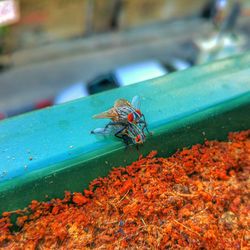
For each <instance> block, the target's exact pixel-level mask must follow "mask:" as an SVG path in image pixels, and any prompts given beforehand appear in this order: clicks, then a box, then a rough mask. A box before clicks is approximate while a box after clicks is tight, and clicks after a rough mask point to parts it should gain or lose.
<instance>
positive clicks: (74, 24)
mask: <svg viewBox="0 0 250 250" xmlns="http://www.w3.org/2000/svg"><path fill="white" fill-rule="evenodd" d="M249 49H250V0H245V1H244V0H228V1H227V0H105V1H103V0H70V1H69V0H43V1H35V0H0V119H5V118H7V117H11V116H15V115H17V114H21V113H25V112H28V111H31V110H35V109H40V108H44V107H46V106H51V105H57V104H60V103H64V102H67V101H70V100H73V99H77V98H80V97H83V96H87V95H91V94H95V93H98V92H101V91H105V90H107V89H112V88H117V87H122V86H126V85H129V84H134V83H136V82H140V81H143V80H147V79H153V78H155V77H159V76H162V75H166V74H170V73H172V72H175V71H179V70H185V69H187V68H189V67H192V66H193V65H196V64H203V63H207V62H211V61H214V60H218V59H221V58H225V57H230V56H232V55H235V54H239V53H244V51H247V50H249Z"/></svg>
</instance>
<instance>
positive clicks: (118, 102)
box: [114, 99, 131, 108]
mask: <svg viewBox="0 0 250 250" xmlns="http://www.w3.org/2000/svg"><path fill="white" fill-rule="evenodd" d="M124 106H129V107H130V106H131V104H130V102H129V101H127V100H126V99H118V100H116V101H115V105H114V107H115V108H120V107H124Z"/></svg>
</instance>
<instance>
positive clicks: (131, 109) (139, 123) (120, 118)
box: [91, 96, 150, 145]
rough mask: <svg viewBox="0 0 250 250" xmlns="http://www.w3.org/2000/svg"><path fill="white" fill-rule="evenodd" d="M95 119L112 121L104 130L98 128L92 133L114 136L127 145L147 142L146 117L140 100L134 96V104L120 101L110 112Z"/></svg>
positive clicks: (96, 116) (123, 100)
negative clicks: (141, 108) (145, 131)
mask: <svg viewBox="0 0 250 250" xmlns="http://www.w3.org/2000/svg"><path fill="white" fill-rule="evenodd" d="M93 118H97V119H102V118H108V119H111V121H110V122H109V123H108V124H107V125H106V126H105V127H104V128H97V129H95V130H93V131H91V133H93V134H102V135H110V134H113V135H115V136H116V137H118V138H121V139H123V141H124V142H125V144H127V145H129V144H135V145H139V144H143V143H144V142H145V140H146V136H145V133H144V129H146V130H147V132H148V133H150V132H149V131H148V128H147V123H146V121H145V116H144V115H143V114H142V112H141V111H140V98H139V96H134V97H133V99H132V102H131V103H130V102H129V101H127V100H125V99H118V100H117V101H116V102H115V104H114V106H113V107H112V108H110V109H109V110H107V111H105V112H103V113H101V114H98V115H95V116H93Z"/></svg>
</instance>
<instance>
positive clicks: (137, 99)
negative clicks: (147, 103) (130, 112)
mask: <svg viewBox="0 0 250 250" xmlns="http://www.w3.org/2000/svg"><path fill="white" fill-rule="evenodd" d="M131 104H132V106H133V107H134V108H135V109H140V106H141V100H140V97H139V96H138V95H136V96H134V97H133V99H132V102H131Z"/></svg>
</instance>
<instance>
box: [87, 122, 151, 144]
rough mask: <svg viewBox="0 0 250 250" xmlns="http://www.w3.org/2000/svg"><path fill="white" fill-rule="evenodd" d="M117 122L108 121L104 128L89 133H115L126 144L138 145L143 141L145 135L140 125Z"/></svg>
mask: <svg viewBox="0 0 250 250" xmlns="http://www.w3.org/2000/svg"><path fill="white" fill-rule="evenodd" d="M117 123H118V122H117ZM117 123H116V124H115V125H113V124H110V123H109V124H107V125H106V126H105V127H104V128H96V129H94V130H93V131H91V133H92V134H100V135H115V136H116V137H117V138H120V139H123V141H124V143H125V144H126V145H129V144H135V145H139V144H143V143H144V142H145V140H146V136H145V134H144V132H143V130H142V128H141V127H140V125H136V124H134V123H131V124H127V125H126V126H124V125H123V123H121V124H117Z"/></svg>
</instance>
